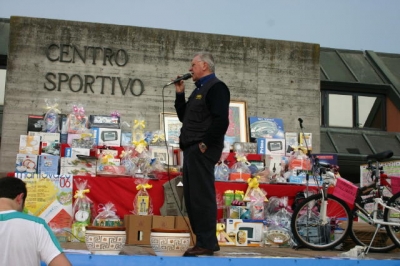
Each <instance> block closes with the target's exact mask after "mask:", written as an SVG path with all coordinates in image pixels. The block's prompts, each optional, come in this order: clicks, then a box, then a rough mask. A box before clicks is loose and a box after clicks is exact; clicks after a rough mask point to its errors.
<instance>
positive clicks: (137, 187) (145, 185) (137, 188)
mask: <svg viewBox="0 0 400 266" xmlns="http://www.w3.org/2000/svg"><path fill="white" fill-rule="evenodd" d="M152 187H153V186H152V185H150V184H148V183H146V184H139V185H137V186H136V190H142V189H143V190H146V189H150V188H152Z"/></svg>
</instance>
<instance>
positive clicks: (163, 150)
mask: <svg viewBox="0 0 400 266" xmlns="http://www.w3.org/2000/svg"><path fill="white" fill-rule="evenodd" d="M149 152H150V154H151V157H152V158H155V159H158V160H159V162H160V163H163V164H166V165H174V148H173V147H172V146H168V149H167V147H166V146H153V145H149Z"/></svg>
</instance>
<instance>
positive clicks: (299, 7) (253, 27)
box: [0, 0, 400, 54]
mask: <svg viewBox="0 0 400 266" xmlns="http://www.w3.org/2000/svg"><path fill="white" fill-rule="evenodd" d="M2 2H3V3H1V4H0V18H10V17H11V16H27V17H36V18H49V19H61V20H73V21H82V22H96V23H105V24H115V25H128V26H139V27H148V28H160V29H170V30H180V31H192V32H202V33H212V34H223V35H233V36H244V37H252V38H262V39H271V40H285V41H296V42H307V43H317V44H319V45H320V46H321V47H326V48H336V49H346V50H362V51H363V50H372V51H375V52H383V53H394V54H400V1H399V0H246V1H244V0H202V1H200V0H196V1H194V0H114V1H110V0H107V1H106V0H79V1H78V0H68V1H60V0H59V1H57V0H51V1H50V0H4V1H2Z"/></svg>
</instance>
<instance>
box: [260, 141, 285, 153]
mask: <svg viewBox="0 0 400 266" xmlns="http://www.w3.org/2000/svg"><path fill="white" fill-rule="evenodd" d="M285 149H286V144H285V140H284V139H266V138H259V139H257V153H258V154H269V155H285V154H286V150H285Z"/></svg>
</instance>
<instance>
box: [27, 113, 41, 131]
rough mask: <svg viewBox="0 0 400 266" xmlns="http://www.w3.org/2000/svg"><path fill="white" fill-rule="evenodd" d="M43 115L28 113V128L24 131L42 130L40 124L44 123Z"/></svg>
mask: <svg viewBox="0 0 400 266" xmlns="http://www.w3.org/2000/svg"><path fill="white" fill-rule="evenodd" d="M43 119H44V115H28V128H27V130H26V132H29V131H37V132H41V131H42V126H43V125H44V121H43Z"/></svg>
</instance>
